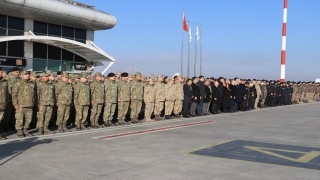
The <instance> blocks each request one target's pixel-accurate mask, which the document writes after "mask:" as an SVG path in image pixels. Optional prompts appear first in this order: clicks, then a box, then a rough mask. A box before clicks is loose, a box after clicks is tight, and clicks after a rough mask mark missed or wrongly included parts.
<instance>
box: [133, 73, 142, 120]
mask: <svg viewBox="0 0 320 180" xmlns="http://www.w3.org/2000/svg"><path fill="white" fill-rule="evenodd" d="M141 76H142V74H141V73H140V72H137V73H136V74H135V79H134V80H133V81H131V82H130V95H131V105H130V110H131V112H130V118H131V122H132V123H134V124H135V123H139V122H140V121H139V120H138V116H139V113H140V112H141V107H142V101H143V85H142V83H141V81H140V80H141Z"/></svg>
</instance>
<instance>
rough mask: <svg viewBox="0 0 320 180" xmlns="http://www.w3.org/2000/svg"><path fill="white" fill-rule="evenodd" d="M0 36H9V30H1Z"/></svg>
mask: <svg viewBox="0 0 320 180" xmlns="http://www.w3.org/2000/svg"><path fill="white" fill-rule="evenodd" d="M0 36H7V29H2V28H0Z"/></svg>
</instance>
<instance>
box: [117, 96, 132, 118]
mask: <svg viewBox="0 0 320 180" xmlns="http://www.w3.org/2000/svg"><path fill="white" fill-rule="evenodd" d="M129 105H130V102H129V101H121V102H119V103H118V118H119V123H123V122H124V120H125V119H126V115H127V112H128V109H129Z"/></svg>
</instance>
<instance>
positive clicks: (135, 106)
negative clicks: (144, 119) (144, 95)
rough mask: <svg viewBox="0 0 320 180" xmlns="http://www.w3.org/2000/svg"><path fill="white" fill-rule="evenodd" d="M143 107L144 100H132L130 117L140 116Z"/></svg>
mask: <svg viewBox="0 0 320 180" xmlns="http://www.w3.org/2000/svg"><path fill="white" fill-rule="evenodd" d="M141 107H142V101H141V100H136V99H135V100H134V102H131V105H130V118H131V119H133V118H138V116H139V113H140V112H141Z"/></svg>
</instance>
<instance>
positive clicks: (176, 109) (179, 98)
mask: <svg viewBox="0 0 320 180" xmlns="http://www.w3.org/2000/svg"><path fill="white" fill-rule="evenodd" d="M183 85H184V79H183V77H182V76H181V75H179V76H178V77H177V80H176V83H175V84H174V86H175V95H176V98H175V101H174V106H173V114H174V117H175V118H181V116H180V113H181V111H182V105H183V100H184V91H183Z"/></svg>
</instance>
